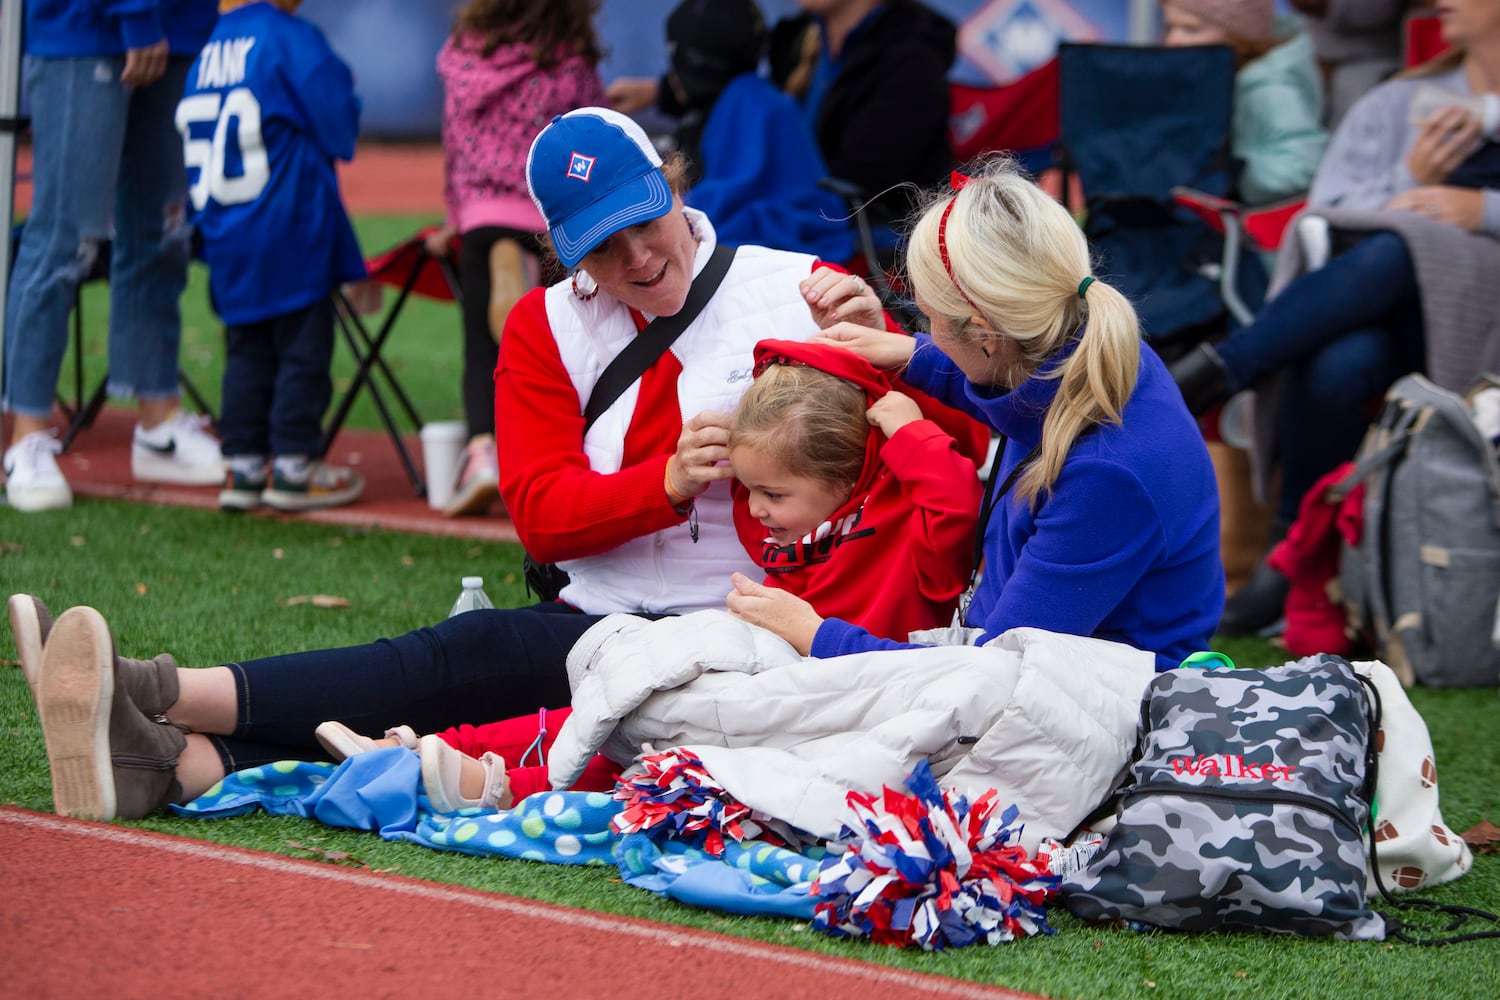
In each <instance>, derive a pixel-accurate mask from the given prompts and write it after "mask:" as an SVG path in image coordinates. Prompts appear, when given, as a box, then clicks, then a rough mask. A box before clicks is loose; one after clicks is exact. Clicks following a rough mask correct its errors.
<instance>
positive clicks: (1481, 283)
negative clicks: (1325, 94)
mask: <svg viewBox="0 0 1500 1000" xmlns="http://www.w3.org/2000/svg"><path fill="white" fill-rule="evenodd" d="M1441 18H1442V30H1443V37H1444V38H1445V40H1447V41H1448V42H1449V43H1451V44H1452V45H1454V46H1455V47H1456V49H1455V51H1454V52H1453V53H1451V54H1450V55H1449V56H1446V57H1443V58H1441V59H1438V60H1434V61H1433V62H1432V63H1430V64H1428V65H1426V66H1424V67H1423V68H1422V70H1420V71H1416V72H1413V73H1411V74H1408V75H1406V76H1403V77H1402V78H1400V79H1396V80H1392V81H1389V82H1387V83H1384V84H1381V85H1380V86H1378V87H1376V88H1375V89H1374V90H1372V91H1371V92H1370V93H1368V94H1367V95H1365V97H1364V98H1362V99H1361V100H1360V101H1359V102H1358V103H1356V104H1355V106H1354V107H1353V108H1352V109H1351V110H1350V112H1349V114H1348V116H1347V117H1346V118H1345V120H1344V122H1343V124H1342V125H1341V126H1340V127H1339V129H1338V131H1337V132H1336V133H1335V135H1334V137H1333V141H1332V143H1331V144H1330V146H1329V149H1328V153H1327V155H1326V156H1325V157H1324V159H1323V162H1322V164H1321V165H1320V167H1319V169H1318V175H1317V178H1316V179H1315V181H1314V183H1313V188H1312V192H1311V194H1310V196H1309V199H1308V201H1309V206H1310V207H1309V209H1308V211H1307V212H1305V213H1304V214H1303V215H1302V216H1300V217H1299V219H1298V221H1297V223H1296V228H1295V233H1296V236H1297V238H1295V239H1290V240H1288V242H1287V244H1286V245H1285V246H1284V247H1283V249H1282V251H1281V255H1280V257H1279V259H1278V261H1277V267H1276V274H1275V277H1274V278H1273V280H1272V292H1273V296H1274V297H1273V298H1271V300H1270V301H1268V302H1267V304H1266V306H1265V308H1264V309H1262V310H1261V312H1260V314H1259V315H1258V316H1256V318H1255V320H1254V322H1252V323H1251V324H1250V325H1248V326H1245V327H1242V328H1241V329H1239V330H1237V331H1235V332H1233V333H1231V334H1230V335H1229V336H1228V337H1227V338H1225V339H1224V340H1223V341H1221V342H1220V343H1218V344H1216V345H1210V344H1203V345H1200V346H1199V347H1197V348H1195V349H1194V350H1193V351H1191V352H1189V353H1188V354H1187V355H1185V356H1184V357H1183V358H1182V359H1181V360H1179V361H1178V362H1177V363H1176V364H1174V365H1173V366H1172V374H1173V377H1174V378H1175V379H1176V380H1177V383H1178V385H1179V387H1181V389H1182V391H1183V395H1184V397H1186V399H1187V401H1188V405H1189V407H1190V408H1191V409H1192V410H1193V411H1194V412H1195V413H1202V412H1205V411H1206V410H1208V409H1210V408H1212V407H1213V406H1214V405H1215V404H1216V403H1219V402H1221V401H1223V400H1224V399H1226V398H1227V397H1228V396H1230V395H1232V394H1233V393H1236V392H1238V391H1240V390H1242V389H1251V388H1257V389H1261V390H1263V389H1265V388H1266V387H1267V385H1268V383H1269V382H1270V380H1271V377H1272V376H1273V375H1281V376H1283V377H1282V378H1280V379H1278V380H1276V381H1277V385H1278V388H1279V390H1280V391H1279V399H1278V400H1277V401H1275V402H1270V401H1267V402H1268V404H1269V405H1262V406H1260V407H1258V413H1257V419H1258V420H1261V421H1264V433H1263V434H1262V440H1261V441H1260V442H1258V447H1259V448H1260V449H1261V451H1262V453H1263V456H1265V455H1269V450H1270V449H1269V442H1270V441H1271V440H1272V439H1274V440H1275V441H1276V444H1277V449H1276V457H1277V459H1278V460H1279V463H1280V467H1281V472H1282V488H1281V494H1280V499H1279V502H1278V505H1277V508H1276V521H1277V526H1278V528H1279V532H1280V533H1282V534H1284V533H1285V529H1286V527H1287V526H1288V525H1290V523H1291V522H1292V520H1293V519H1294V518H1295V516H1296V513H1297V507H1298V504H1299V503H1300V501H1301V499H1302V497H1303V495H1304V494H1305V493H1306V492H1307V490H1308V489H1309V488H1310V487H1311V486H1312V485H1313V483H1314V482H1316V481H1317V479H1318V478H1319V477H1321V476H1322V475H1324V474H1326V473H1327V472H1329V471H1330V470H1332V469H1333V468H1334V467H1335V466H1337V465H1338V464H1339V463H1340V462H1342V461H1345V460H1347V459H1349V458H1350V457H1352V456H1353V454H1354V452H1355V450H1356V449H1357V448H1358V446H1359V441H1360V439H1361V437H1362V436H1363V434H1364V431H1365V428H1366V426H1367V424H1368V419H1369V416H1368V412H1367V404H1368V403H1369V401H1370V400H1371V399H1375V398H1378V397H1379V396H1380V394H1381V393H1383V392H1384V391H1385V389H1386V388H1387V387H1388V386H1389V385H1390V384H1391V383H1392V382H1393V381H1395V379H1396V378H1397V377H1399V376H1400V375H1402V374H1405V373H1406V372H1409V371H1424V372H1426V373H1427V375H1428V376H1429V377H1430V378H1431V379H1432V380H1433V381H1434V382H1436V383H1437V384H1439V385H1442V386H1445V387H1447V388H1451V389H1456V390H1462V389H1464V388H1466V386H1467V383H1468V381H1469V380H1470V379H1471V378H1472V377H1473V376H1474V374H1475V373H1476V372H1479V371H1483V370H1485V369H1486V368H1490V367H1494V366H1495V365H1497V364H1500V282H1497V281H1496V280H1495V279H1496V275H1500V241H1497V237H1500V143H1497V142H1496V141H1495V134H1496V125H1497V122H1496V120H1495V119H1496V118H1500V103H1497V102H1500V5H1497V4H1495V3H1492V2H1490V0H1449V2H1448V3H1447V4H1445V5H1444V7H1443V8H1442V11H1441ZM1487 104H1488V105H1489V107H1488V108H1487V107H1486V105H1487ZM1330 255H1331V259H1330ZM1325 261H1326V263H1325ZM1261 397H1262V398H1263V399H1264V397H1265V393H1264V392H1262V393H1261ZM1265 464H1267V463H1262V465H1263V466H1264V465H1265ZM1286 589H1287V584H1286V579H1285V578H1284V577H1281V576H1280V574H1277V573H1275V571H1273V570H1270V569H1269V568H1268V567H1265V566H1264V564H1262V566H1261V567H1259V568H1257V571H1256V573H1255V575H1254V576H1253V577H1252V579H1251V581H1250V583H1249V584H1247V585H1246V586H1245V587H1243V588H1241V589H1240V590H1239V591H1237V592H1236V593H1235V594H1234V595H1233V596H1232V597H1231V598H1230V600H1229V602H1228V603H1227V604H1226V606H1225V611H1224V618H1223V620H1222V622H1221V623H1220V632H1221V633H1223V634H1245V633H1249V632H1254V631H1258V630H1260V629H1261V628H1263V627H1264V626H1266V625H1268V624H1270V623H1271V622H1274V621H1275V620H1276V618H1277V617H1279V616H1280V614H1281V610H1282V605H1283V603H1284V601H1285V597H1286Z"/></svg>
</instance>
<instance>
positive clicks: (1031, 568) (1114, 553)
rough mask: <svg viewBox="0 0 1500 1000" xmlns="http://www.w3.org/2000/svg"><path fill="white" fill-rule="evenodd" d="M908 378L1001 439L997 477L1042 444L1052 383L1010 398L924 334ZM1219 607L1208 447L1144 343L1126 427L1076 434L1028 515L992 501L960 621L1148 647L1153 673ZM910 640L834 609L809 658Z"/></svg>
mask: <svg viewBox="0 0 1500 1000" xmlns="http://www.w3.org/2000/svg"><path fill="white" fill-rule="evenodd" d="M903 378H904V379H905V381H906V382H908V383H910V384H911V385H913V386H915V387H917V388H919V389H922V390H923V391H925V392H927V393H930V394H931V395H933V396H935V397H936V398H937V399H939V400H940V401H942V402H944V403H947V404H948V405H950V406H953V407H956V408H958V409H960V410H963V411H965V412H967V413H969V414H971V415H972V416H974V417H976V418H978V419H979V420H982V421H984V422H985V423H986V424H988V425H989V426H990V427H992V428H994V429H995V430H996V431H998V432H999V433H1000V434H1001V435H1002V436H1004V437H1005V438H1006V439H1007V440H1008V443H1007V444H1006V445H1005V449H1004V451H1003V452H1002V453H1001V455H1000V456H999V458H998V459H997V471H996V472H995V473H994V474H995V475H998V476H1000V477H1001V481H1003V480H1004V477H1005V476H1006V474H1007V473H1008V472H1009V471H1010V470H1011V469H1012V468H1014V467H1015V466H1016V464H1017V463H1018V462H1020V460H1021V459H1022V458H1023V457H1024V456H1025V455H1026V454H1027V453H1028V452H1030V451H1031V450H1032V448H1034V447H1035V446H1036V445H1037V444H1038V443H1039V442H1040V440H1041V432H1042V419H1043V417H1044V416H1045V414H1046V410H1047V406H1048V405H1049V404H1050V403H1051V402H1052V398H1053V396H1054V395H1055V394H1056V392H1057V386H1058V381H1057V380H1056V379H1053V378H1047V377H1044V375H1042V374H1039V375H1036V376H1033V377H1032V378H1030V379H1027V380H1026V381H1025V382H1023V383H1022V384H1021V385H1019V386H1017V387H1016V388H1015V389H1014V390H1012V391H1011V392H1009V393H997V392H996V391H995V390H993V389H989V388H987V387H983V386H976V385H974V384H973V383H971V382H969V380H968V379H967V378H965V377H964V375H963V373H962V372H961V371H959V370H958V367H957V366H956V365H954V364H953V362H952V361H950V360H949V359H948V358H947V357H946V356H944V355H943V353H942V352H941V351H940V350H938V349H937V348H936V347H934V346H933V344H932V341H931V339H930V338H928V337H925V336H921V335H919V336H918V343H917V348H916V351H915V353H914V354H913V356H912V362H911V367H910V368H908V369H907V370H906V371H905V372H904V373H903ZM1223 608H1224V566H1223V563H1222V561H1221V559H1220V555H1219V496H1218V488H1217V485H1216V483H1215V480H1214V472H1213V466H1212V464H1211V463H1210V461H1209V457H1208V449H1207V448H1206V447H1205V446H1204V444H1203V437H1202V435H1201V434H1200V433H1199V430H1198V426H1197V424H1196V423H1195V422H1194V420H1193V418H1192V417H1191V416H1189V414H1188V412H1187V407H1186V406H1184V405H1183V401H1182V394H1181V393H1180V392H1178V390H1177V387H1176V385H1175V384H1174V383H1173V381H1172V378H1171V376H1170V375H1168V374H1167V369H1166V366H1165V365H1163V364H1162V361H1161V359H1160V358H1159V357H1157V355H1156V352H1155V351H1153V350H1151V348H1150V347H1147V346H1144V345H1143V346H1142V349H1141V362H1140V371H1139V375H1138V378H1137V382H1136V387H1135V392H1134V393H1132V394H1131V397H1130V399H1129V401H1128V402H1126V404H1125V410H1124V413H1123V421H1122V423H1121V424H1120V425H1118V426H1116V425H1104V426H1100V427H1096V428H1094V429H1093V430H1091V431H1089V432H1088V433H1087V434H1085V435H1083V436H1082V437H1081V438H1079V439H1078V441H1077V442H1075V443H1074V445H1073V448H1072V450H1071V451H1069V453H1068V456H1067V458H1066V459H1065V460H1064V462H1063V467H1062V473H1061V475H1059V476H1058V479H1057V482H1056V483H1054V484H1053V487H1052V490H1051V492H1050V493H1048V494H1044V496H1043V499H1042V501H1041V502H1040V503H1039V504H1037V505H1036V508H1035V510H1033V509H1032V507H1031V505H1029V504H1028V503H1026V502H1024V501H1021V500H1019V499H1017V498H1016V496H1015V495H1014V492H1013V493H1012V494H1011V495H1010V496H1008V497H1006V498H1004V499H1003V500H1001V501H1000V502H999V503H998V504H996V507H995V511H994V513H993V514H992V515H991V517H990V521H989V525H988V528H987V529H986V531H985V539H984V572H983V574H982V576H981V578H980V581H979V585H978V587H977V588H976V590H975V593H974V599H973V602H972V603H971V604H970V605H969V610H968V615H967V617H966V618H965V621H964V624H965V625H967V626H971V627H974V628H979V629H981V630H982V632H983V634H982V635H981V636H980V637H979V638H978V639H977V642H978V643H980V644H983V643H985V642H988V641H989V640H990V639H992V638H994V637H995V636H997V635H999V634H1000V633H1001V632H1004V631H1005V630H1006V629H1010V628H1016V627H1018V626H1032V627H1035V628H1044V629H1049V630H1051V631H1054V632H1065V633H1069V634H1072V635H1088V636H1097V637H1098V638H1101V639H1111V640H1114V641H1117V642H1123V643H1128V644H1129V645H1131V646H1135V647H1136V648H1138V649H1144V650H1148V651H1150V652H1153V653H1155V654H1156V665H1157V669H1158V670H1170V669H1171V668H1173V667H1176V666H1177V665H1178V664H1180V663H1181V662H1182V660H1183V658H1184V657H1186V656H1187V655H1188V654H1190V653H1193V652H1196V651H1198V650H1201V649H1207V648H1208V643H1209V640H1210V639H1211V638H1212V636H1213V630H1214V628H1215V627H1216V626H1217V624H1218V621H1219V615H1220V613H1221V612H1222V611H1223ZM908 645H909V644H908V643H901V642H892V641H890V640H885V639H878V638H876V637H874V636H872V635H870V634H869V633H868V632H865V631H864V630H863V629H860V628H858V627H856V626H854V625H851V624H849V623H848V622H845V621H842V620H840V619H837V618H830V619H827V620H825V621H824V622H823V624H822V626H821V627H820V628H819V629H818V633H817V636H816V638H815V639H814V640H813V646H812V654H813V655H814V656H819V657H827V656H840V655H843V654H845V653H854V652H860V651H863V650H870V649H900V648H904V647H906V646H908Z"/></svg>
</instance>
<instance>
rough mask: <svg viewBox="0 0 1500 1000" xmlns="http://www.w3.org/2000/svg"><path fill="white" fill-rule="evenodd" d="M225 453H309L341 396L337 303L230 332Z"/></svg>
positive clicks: (223, 435) (227, 335) (227, 340)
mask: <svg viewBox="0 0 1500 1000" xmlns="http://www.w3.org/2000/svg"><path fill="white" fill-rule="evenodd" d="M224 340H225V352H224V410H223V416H222V417H220V419H219V436H220V439H221V440H222V444H223V451H224V454H225V455H231V456H232V455H268V454H269V455H307V456H313V455H316V454H317V453H318V450H319V448H320V447H321V446H322V441H323V426H322V425H323V411H324V410H326V409H328V401H329V399H331V398H332V396H333V379H332V377H331V376H330V375H329V374H328V365H329V362H330V361H332V359H333V300H332V299H321V300H319V301H317V302H314V303H313V304H312V305H310V306H307V307H306V308H304V309H298V310H297V311H295V312H290V313H287V314H286V315H284V316H275V317H273V318H271V319H268V320H262V321H261V322H259V323H247V324H245V325H244V326H230V327H226V328H225V330H224Z"/></svg>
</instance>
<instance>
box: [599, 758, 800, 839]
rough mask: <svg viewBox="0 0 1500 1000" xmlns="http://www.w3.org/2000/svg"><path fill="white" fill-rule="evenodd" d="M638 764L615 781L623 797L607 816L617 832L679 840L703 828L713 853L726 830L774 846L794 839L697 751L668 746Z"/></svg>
mask: <svg viewBox="0 0 1500 1000" xmlns="http://www.w3.org/2000/svg"><path fill="white" fill-rule="evenodd" d="M641 764H642V765H643V766H644V770H643V771H641V772H639V773H637V774H635V775H634V776H633V777H631V778H629V779H628V780H621V781H620V783H619V784H618V785H616V786H615V798H616V799H619V800H620V801H622V802H624V803H625V807H624V808H623V809H621V810H620V812H619V813H618V814H617V815H616V816H615V818H614V819H613V820H612V821H611V825H612V826H613V827H614V828H615V832H617V833H619V834H622V835H624V834H631V833H639V832H641V831H653V832H654V835H658V836H671V837H675V838H678V839H682V840H693V839H695V838H697V837H698V835H700V834H701V835H702V837H703V849H704V851H705V852H707V853H708V854H709V855H711V856H712V857H719V856H720V855H722V854H723V853H724V838H725V837H726V836H728V837H730V838H732V839H734V840H736V841H741V842H743V841H746V840H760V841H763V842H765V843H768V844H773V845H775V846H777V847H784V846H786V845H787V843H788V841H789V840H790V839H796V838H795V835H794V833H793V831H792V830H791V829H790V828H789V827H787V826H786V825H785V824H783V823H779V822H776V821H773V820H771V819H770V818H769V817H767V816H764V815H762V814H761V813H757V812H754V811H752V810H751V809H750V807H749V806H747V805H745V804H744V803H743V802H740V801H739V800H737V799H735V798H734V797H733V796H732V795H730V794H729V793H728V792H727V791H725V790H724V786H723V785H720V784H719V783H718V782H717V781H715V780H714V778H713V775H711V774H709V773H708V771H707V770H706V769H705V768H704V766H703V761H701V760H699V759H698V757H697V756H696V755H695V754H691V753H688V752H687V751H685V750H682V749H680V748H679V749H672V750H667V751H664V752H662V753H657V754H651V755H649V756H647V757H643V758H641Z"/></svg>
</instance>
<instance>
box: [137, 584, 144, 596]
mask: <svg viewBox="0 0 1500 1000" xmlns="http://www.w3.org/2000/svg"><path fill="white" fill-rule="evenodd" d="M135 592H136V593H137V594H140V595H141V596H142V597H144V596H146V585H145V584H144V583H138V584H136V585H135Z"/></svg>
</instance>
